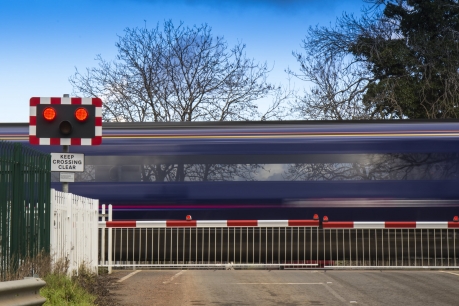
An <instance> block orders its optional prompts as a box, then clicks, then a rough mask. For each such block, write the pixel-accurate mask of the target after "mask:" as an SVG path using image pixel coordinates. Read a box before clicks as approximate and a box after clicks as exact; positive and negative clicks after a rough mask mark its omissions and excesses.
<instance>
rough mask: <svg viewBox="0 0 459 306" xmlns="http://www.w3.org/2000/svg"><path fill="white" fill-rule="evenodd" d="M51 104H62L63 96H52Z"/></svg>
mask: <svg viewBox="0 0 459 306" xmlns="http://www.w3.org/2000/svg"><path fill="white" fill-rule="evenodd" d="M51 104H61V98H51Z"/></svg>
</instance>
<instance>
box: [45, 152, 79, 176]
mask: <svg viewBox="0 0 459 306" xmlns="http://www.w3.org/2000/svg"><path fill="white" fill-rule="evenodd" d="M51 171H55V172H83V171H84V154H81V153H51Z"/></svg>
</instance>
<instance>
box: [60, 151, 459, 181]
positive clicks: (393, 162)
mask: <svg viewBox="0 0 459 306" xmlns="http://www.w3.org/2000/svg"><path fill="white" fill-rule="evenodd" d="M85 164H86V165H85V172H82V173H76V175H75V181H77V182H199V181H208V182H212V181H216V182H217V181H344V180H354V181H355V180H457V179H458V178H459V169H458V167H459V156H458V154H457V153H400V154H396V153H392V154H304V155H200V156H86V161H85ZM57 174H58V173H54V174H53V176H52V179H53V181H55V182H58V181H59V176H58V175H57Z"/></svg>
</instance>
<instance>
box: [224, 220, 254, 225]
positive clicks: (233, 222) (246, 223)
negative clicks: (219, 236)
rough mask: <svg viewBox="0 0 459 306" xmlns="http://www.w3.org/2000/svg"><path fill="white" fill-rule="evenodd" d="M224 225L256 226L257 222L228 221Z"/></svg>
mask: <svg viewBox="0 0 459 306" xmlns="http://www.w3.org/2000/svg"><path fill="white" fill-rule="evenodd" d="M226 223H227V225H228V226H240V227H246V226H258V220H228V221H226Z"/></svg>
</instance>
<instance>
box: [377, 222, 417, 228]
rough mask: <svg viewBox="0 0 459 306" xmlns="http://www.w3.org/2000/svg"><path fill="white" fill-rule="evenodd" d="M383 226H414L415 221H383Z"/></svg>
mask: <svg viewBox="0 0 459 306" xmlns="http://www.w3.org/2000/svg"><path fill="white" fill-rule="evenodd" d="M384 228H416V222H415V221H414V222H396V221H394V222H385V223H384Z"/></svg>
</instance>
